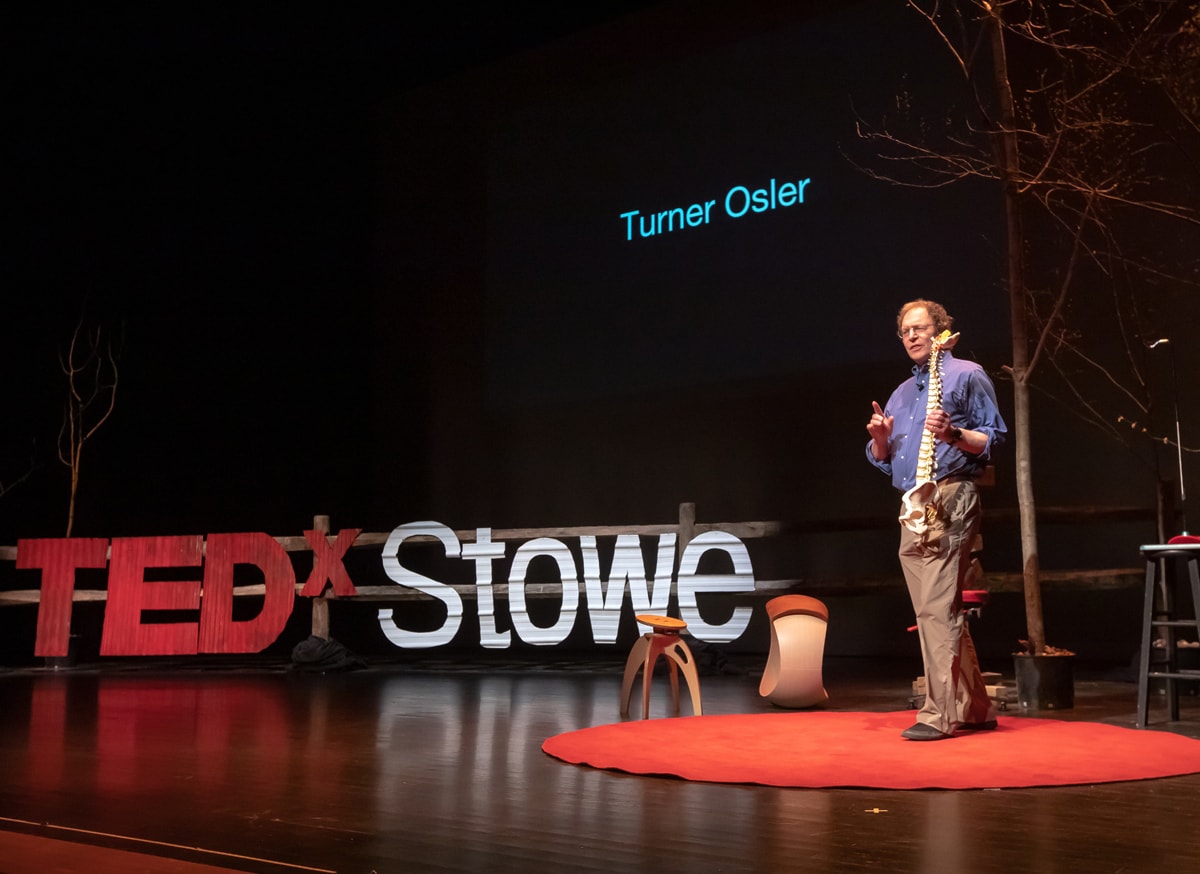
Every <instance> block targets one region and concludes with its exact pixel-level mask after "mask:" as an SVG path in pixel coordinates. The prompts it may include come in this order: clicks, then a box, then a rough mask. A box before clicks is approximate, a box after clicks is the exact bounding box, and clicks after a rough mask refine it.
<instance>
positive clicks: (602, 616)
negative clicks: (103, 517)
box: [16, 522, 754, 657]
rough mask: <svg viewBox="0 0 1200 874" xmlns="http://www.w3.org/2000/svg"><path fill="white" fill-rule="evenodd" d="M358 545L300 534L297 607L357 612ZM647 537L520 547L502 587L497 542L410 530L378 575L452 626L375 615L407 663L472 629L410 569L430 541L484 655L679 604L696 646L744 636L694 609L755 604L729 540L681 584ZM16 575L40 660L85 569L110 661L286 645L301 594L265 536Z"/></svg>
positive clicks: (37, 547) (29, 547) (693, 565)
mask: <svg viewBox="0 0 1200 874" xmlns="http://www.w3.org/2000/svg"><path fill="white" fill-rule="evenodd" d="M360 533H361V529H343V530H341V531H339V532H338V533H337V535H336V537H331V536H328V535H326V534H325V533H324V532H320V531H305V532H304V538H305V540H306V541H307V542H308V544H309V546H310V547H311V548H312V553H313V567H312V571H311V573H310V574H309V576H308V579H307V580H306V581H305V583H304V584H303V586H301V587H299V594H300V596H301V597H309V598H312V597H317V596H320V595H321V594H323V593H324V591H325V589H326V588H327V587H329V588H331V589H332V591H333V593H334V594H336V595H338V596H340V597H348V598H351V597H353V596H354V595H356V594H357V593H358V590H357V589H356V587H355V585H354V582H353V581H352V580H351V578H350V574H349V573H348V571H347V569H346V566H345V564H344V562H343V559H344V558H345V555H346V552H347V551H348V550H349V549H350V547H351V546H352V545H353V543H354V541H355V539H356V538H357V537H358V535H359V534H360ZM644 536H645V535H638V534H621V535H618V536H617V537H616V542H615V544H614V545H613V546H612V547H611V552H610V553H609V554H607V555H602V552H601V549H600V548H599V547H598V546H597V543H596V538H595V537H593V536H587V535H585V536H580V537H578V538H574V539H575V540H577V547H578V548H577V554H576V552H572V550H571V549H570V547H569V546H568V545H567V543H566V542H564V541H563V540H559V539H557V538H552V537H539V538H535V539H533V540H529V541H526V542H524V543H521V544H519V545H517V546H516V548H515V552H514V554H513V556H512V562H511V564H510V565H509V566H508V571H507V580H505V579H499V580H496V579H493V570H494V568H495V565H496V564H497V563H499V562H502V561H503V560H505V559H506V558H507V549H506V546H505V544H504V543H496V542H493V541H492V530H491V529H490V528H477V529H475V540H474V541H461V540H460V539H459V537H458V535H457V534H456V533H455V532H454V531H453V530H452V529H450V528H448V527H447V526H445V525H442V524H441V523H438V522H413V523H409V524H406V525H401V526H399V527H398V528H396V529H394V530H393V531H392V532H391V533H390V534H389V536H388V538H387V542H386V543H385V545H384V547H383V557H382V570H383V572H384V574H385V575H386V576H387V577H388V578H389V579H390V580H391V581H392V582H393V583H395V584H396V585H397V586H399V587H405V589H408V590H415V591H416V592H419V593H422V594H424V595H426V596H428V597H429V598H432V599H436V600H438V601H441V602H442V603H443V604H444V606H445V610H446V617H445V620H444V622H443V624H442V625H441V627H439V628H436V629H432V630H410V629H406V628H405V627H404V626H403V621H404V616H403V611H402V610H396V609H395V608H393V607H384V608H382V609H380V610H379V612H378V621H379V625H380V629H381V630H382V632H383V634H384V635H385V636H386V638H387V639H388V640H389V641H390V642H391V643H393V644H394V645H395V646H397V647H402V648H411V649H418V648H428V647H437V646H444V645H446V644H448V643H450V642H451V641H452V640H453V639H454V638H455V636H456V635H457V634H458V632H459V630H460V628H461V626H462V621H463V603H462V596H461V594H460V593H459V590H458V589H457V588H455V587H454V586H451V585H449V584H447V583H442V582H439V581H437V580H434V579H431V578H429V577H427V576H424V575H423V574H421V573H418V572H417V571H415V570H412V569H410V568H408V567H406V566H405V565H404V564H403V561H402V559H403V558H404V546H405V543H406V542H407V541H409V540H415V539H419V540H420V541H425V542H427V541H428V540H429V538H434V539H436V540H437V541H440V542H441V544H442V546H443V547H444V549H445V553H446V557H447V558H451V559H459V560H462V561H466V562H471V563H473V564H474V571H475V595H476V599H477V603H478V610H477V612H478V616H479V642H480V645H482V646H484V647H490V648H497V649H504V648H506V647H509V646H511V644H512V642H513V639H514V637H515V638H517V639H520V640H522V641H524V642H526V643H532V644H537V645H541V646H553V645H555V644H558V643H561V642H562V641H564V640H565V639H566V638H567V635H569V634H570V633H571V632H572V630H573V629H574V628H575V625H576V623H577V622H578V621H579V618H580V614H581V612H582V613H583V614H584V615H585V616H586V621H588V622H589V623H590V625H591V631H592V639H593V641H594V642H596V643H598V644H603V643H615V642H616V639H617V631H618V627H619V625H620V618H621V612H622V609H623V607H624V605H625V602H626V598H627V597H628V599H629V601H630V603H631V605H632V607H633V611H634V612H635V613H664V612H666V610H667V605H668V602H669V600H670V597H671V595H672V593H674V595H675V596H676V599H677V602H678V605H679V611H680V618H681V619H683V620H684V621H685V622H687V623H688V628H689V631H690V632H691V633H692V634H693V635H695V636H696V637H697V638H699V639H701V640H706V641H710V642H727V641H732V640H736V639H737V638H739V637H740V636H741V635H742V633H743V632H745V630H746V627H747V625H748V624H749V621H750V609H749V608H747V607H737V608H735V609H734V610H733V612H732V614H731V615H730V617H729V618H728V619H727V620H726V621H725V622H723V623H720V624H715V625H710V624H709V623H707V622H705V621H704V618H703V617H702V616H701V615H700V610H699V607H698V605H697V595H699V594H702V593H718V592H719V593H736V592H752V591H754V574H753V571H752V569H751V565H750V556H749V553H748V551H747V550H746V547H745V544H743V543H742V542H741V541H740V540H739V539H738V538H737V537H734V536H733V535H732V534H728V533H726V532H723V531H718V530H714V531H706V532H703V533H701V534H699V535H697V536H696V537H694V538H693V539H692V540H691V541H689V542H688V544H687V545H686V546H685V547H684V549H683V552H682V554H681V555H680V557H679V569H678V572H677V573H676V574H675V575H674V577H672V570H673V568H674V564H675V551H676V535H675V534H673V533H666V534H662V535H660V536H659V537H658V542H657V544H656V548H655V550H654V557H653V560H652V565H653V566H650V565H651V562H647V561H645V560H644V557H643V551H642V537H644ZM714 550H715V551H719V552H723V553H725V554H726V555H727V556H728V558H729V559H730V560H731V561H732V566H733V572H732V573H721V574H713V573H704V574H701V573H699V572H698V568H699V565H700V558H701V556H702V555H703V554H704V553H706V552H709V551H714ZM605 552H609V551H608V550H605ZM539 559H541V560H542V561H541V564H543V565H544V564H545V562H546V560H549V561H552V562H554V563H555V564H556V565H557V570H558V579H559V580H561V581H562V584H561V591H562V601H561V604H560V606H559V612H558V618H557V620H556V621H554V622H553V624H551V625H549V626H546V625H537V624H535V623H534V622H533V620H532V619H531V618H530V616H529V611H528V609H527V600H526V586H527V584H528V583H529V582H531V580H529V577H530V568H531V565H532V564H533V562H534V561H535V560H539ZM237 565H250V566H253V567H255V568H257V569H258V571H259V573H260V574H261V575H262V578H263V603H262V608H261V609H260V610H259V611H258V613H257V615H255V616H254V617H252V618H250V619H235V618H234V612H233V601H234V594H235V589H234V579H233V578H234V568H235V567H236V566H237ZM604 565H607V573H606V572H605V570H604V567H603V566H604ZM16 566H17V568H18V569H26V570H40V571H41V593H40V598H39V606H38V616H37V639H36V643H35V650H34V654H35V655H37V656H41V657H55V656H65V655H66V654H67V652H68V644H69V642H70V627H71V609H72V605H73V603H74V591H75V578H76V573H77V572H78V571H80V570H83V569H88V568H99V569H104V568H107V571H108V578H107V605H106V607H105V611H104V621H103V626H102V631H101V639H100V655H102V656H152V655H153V656H158V655H196V654H200V653H252V652H259V651H261V650H263V649H265V648H266V647H268V646H270V645H271V644H272V643H274V642H275V640H276V639H278V637H279V635H280V634H281V633H282V632H283V629H284V627H285V626H286V624H287V621H288V618H289V617H290V616H291V613H292V609H293V607H294V604H295V597H296V593H297V588H298V587H297V581H296V574H295V569H294V568H293V566H292V561H291V559H290V558H289V556H288V554H287V552H286V551H285V550H284V548H283V547H282V546H281V545H280V544H279V542H278V541H276V540H275V539H274V538H272V537H270V536H269V535H267V534H262V533H251V534H210V535H208V537H207V538H205V537H202V536H200V535H195V536H192V535H188V536H167V537H125V538H114V539H112V540H111V541H109V540H108V539H106V538H58V539H37V540H22V541H20V542H19V543H18V544H17V559H16ZM187 569H193V570H190V571H189V570H187ZM504 582H507V584H508V605H509V617H508V619H509V621H508V623H504V622H503V617H501V616H500V615H498V613H497V610H496V596H495V586H497V585H499V584H501V583H504ZM376 591H377V590H376ZM400 591H401V590H400V589H397V592H398V593H399V592H400ZM581 591H582V596H581ZM581 597H582V601H583V603H582V604H581ZM502 625H507V626H508V627H502Z"/></svg>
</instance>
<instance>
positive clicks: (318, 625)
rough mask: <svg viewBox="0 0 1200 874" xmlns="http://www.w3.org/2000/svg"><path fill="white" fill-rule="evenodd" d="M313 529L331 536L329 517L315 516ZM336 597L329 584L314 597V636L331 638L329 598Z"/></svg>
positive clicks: (323, 638)
mask: <svg viewBox="0 0 1200 874" xmlns="http://www.w3.org/2000/svg"><path fill="white" fill-rule="evenodd" d="M313 530H314V531H319V532H321V535H322V536H325V537H328V536H329V517H328V516H313ZM331 597H336V596H335V595H334V594H333V592H332V591H331V590H330V589H329V587H328V586H327V587H326V588H325V591H323V592H321V594H320V595H318V596H317V597H315V598H313V599H312V636H313V637H319V638H321V639H322V640H328V639H329V599H330V598H331Z"/></svg>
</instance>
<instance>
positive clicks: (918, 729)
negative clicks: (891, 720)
mask: <svg viewBox="0 0 1200 874" xmlns="http://www.w3.org/2000/svg"><path fill="white" fill-rule="evenodd" d="M900 737H902V738H904V739H905V740H942V739H944V738H948V737H950V735H948V734H946V733H945V732H941V731H938V730H937V729H936V728H934V727H933V726H932V725H926V724H925V723H923V722H918V723H917V724H916V725H913V726H912V727H910V728H906V729H904V731H902V732H900Z"/></svg>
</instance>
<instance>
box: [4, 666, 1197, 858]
mask: <svg viewBox="0 0 1200 874" xmlns="http://www.w3.org/2000/svg"><path fill="white" fill-rule="evenodd" d="M906 667H908V666H902V665H901V666H897V665H893V666H891V667H890V668H889V669H886V670H885V669H881V668H880V667H879V665H878V663H877V662H874V661H866V660H858V661H848V662H831V663H828V664H827V665H826V685H827V686H828V688H829V691H830V694H831V696H832V699H831V701H830V703H829V707H830V708H831V709H844V710H873V711H887V710H903V709H905V708H906V706H907V696H908V689H909V684H910V683H911V679H912V672H910V671H907V670H906ZM985 667H986V666H985ZM760 670H761V662H759V663H758V664H754V663H753V662H750V663H748V664H745V663H743V664H735V665H733V666H732V669H731V670H730V671H729V672H728V673H715V672H712V673H709V674H707V675H705V676H703V677H702V681H701V684H702V689H703V698H704V706H705V712H706V713H713V714H715V713H738V712H757V711H767V710H770V709H771V707H770V705H768V704H766V702H764V701H762V700H761V699H760V698H759V697H758V694H757V672H758V671H760ZM889 673H890V675H889ZM658 682H659V684H660V685H659V686H657V687H656V688H655V690H654V694H653V695H652V701H651V712H652V715H654V716H655V717H658V716H661V715H665V714H666V699H667V698H668V695H667V694H666V686H665V680H662V678H661V675H660V676H659V678H658ZM620 683H621V674H620V665H619V663H614V662H607V663H605V662H595V661H591V662H579V663H574V664H572V663H567V662H555V663H553V664H546V665H534V664H532V663H515V662H499V661H492V662H488V663H485V662H475V663H456V662H452V661H449V660H446V661H442V662H438V661H432V660H431V661H425V662H420V663H413V664H407V665H399V664H396V665H383V666H372V667H370V668H367V669H365V670H359V671H353V672H349V673H344V674H331V675H325V676H313V675H303V674H297V673H293V672H290V671H288V670H287V668H286V665H267V664H256V665H252V666H247V665H241V666H234V665H221V666H208V667H207V668H203V669H201V668H197V667H194V666H191V667H189V666H186V665H174V666H172V665H158V666H153V665H151V666H146V665H142V666H130V665H121V666H115V667H114V666H105V667H103V668H95V667H87V666H84V667H78V668H72V669H69V670H60V671H52V670H48V669H43V668H38V669H0V713H2V714H3V715H2V717H0V774H3V777H2V780H0V871H3V872H4V874H25V872H35V871H36V872H39V874H41V872H48V871H50V872H53V871H63V872H77V871H81V872H86V874H107V872H121V874H129V872H139V871H140V872H163V874H166V872H176V874H200V872H205V871H208V872H213V871H252V872H272V874H274V872H326V871H336V872H346V874H351V872H360V874H367V872H379V874H385V872H387V874H391V872H426V871H430V872H433V871H488V872H493V871H513V872H542V871H546V872H549V871H554V872H559V871H568V870H569V871H603V872H614V871H674V872H684V871H687V872H715V871H763V872H767V871H770V872H775V871H790V870H797V871H798V870H812V871H849V872H856V871H857V872H868V871H870V872H881V871H886V872H924V871H928V872H931V874H954V872H992V871H996V872H1000V871H1003V872H1012V871H1021V872H1023V874H1035V872H1058V871H1064V872H1065V871H1071V872H1075V871H1086V872H1089V874H1095V872H1141V871H1146V872H1150V871H1153V872H1160V874H1161V872H1170V871H1194V870H1200V804H1198V803H1197V799H1198V798H1200V775H1194V776H1186V777H1176V778H1170V779H1164V780H1152V781H1142V782H1132V783H1120V784H1108V785H1097V786H1077V787H1067V788H1055V789H1020V790H1004V791H996V790H986V791H916V792H899V791H873V790H821V791H815V790H797V789H777V788H767V787H759V786H741V785H711V784H699V783H689V782H685V781H681V780H675V779H669V778H653V777H639V776H630V775H623V774H618V773H612V772H606V771H598V770H594V769H589V768H582V767H576V766H572V765H567V764H564V763H562V762H560V761H557V760H555V759H552V758H550V757H548V756H546V755H545V754H544V753H542V752H541V749H540V747H541V743H542V741H543V740H544V739H545V738H547V737H549V736H551V735H554V734H557V733H559V732H562V731H568V730H571V729H575V728H580V727H584V726H589V725H598V724H602V723H607V722H614V721H617V720H618V719H619V718H620V717H619V714H618V700H617V699H618V693H619V689H620ZM637 697H638V696H637V695H636V694H635V710H634V715H635V716H636V715H637V708H638V707H639V704H638V702H637ZM683 697H684V705H683V706H684V710H685V713H686V712H688V709H689V705H688V703H687V697H686V695H684V696H683ZM1135 699H1136V686H1135V685H1134V684H1133V683H1132V682H1128V681H1121V680H1115V679H1112V678H1111V676H1106V675H1103V674H1099V673H1097V675H1096V678H1094V679H1090V678H1088V676H1087V674H1086V673H1085V672H1080V674H1079V676H1078V678H1077V685H1076V707H1075V708H1074V709H1073V710H1071V711H1059V712H1054V713H1052V714H1049V713H1047V714H1043V715H1047V716H1050V715H1052V716H1054V717H1055V718H1064V719H1087V720H1093V721H1102V722H1108V723H1112V724H1118V725H1129V726H1132V724H1133V719H1134V705H1135ZM1154 708H1155V710H1154V713H1153V716H1154V720H1155V722H1156V725H1155V726H1154V727H1153V729H1151V730H1171V731H1176V732H1179V733H1183V734H1187V735H1189V736H1191V737H1200V699H1197V698H1195V697H1193V696H1189V695H1184V696H1183V704H1182V711H1183V712H1182V714H1181V715H1182V719H1181V721H1179V722H1177V723H1173V724H1170V725H1167V724H1165V723H1164V720H1165V716H1166V713H1165V704H1164V699H1163V697H1162V696H1156V700H1154ZM1009 715H1012V716H1014V717H1017V716H1020V715H1021V714H1020V712H1019V711H1015V710H1010V711H1009ZM952 742H953V741H951V743H952Z"/></svg>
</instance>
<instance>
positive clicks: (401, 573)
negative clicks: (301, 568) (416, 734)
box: [379, 522, 754, 649]
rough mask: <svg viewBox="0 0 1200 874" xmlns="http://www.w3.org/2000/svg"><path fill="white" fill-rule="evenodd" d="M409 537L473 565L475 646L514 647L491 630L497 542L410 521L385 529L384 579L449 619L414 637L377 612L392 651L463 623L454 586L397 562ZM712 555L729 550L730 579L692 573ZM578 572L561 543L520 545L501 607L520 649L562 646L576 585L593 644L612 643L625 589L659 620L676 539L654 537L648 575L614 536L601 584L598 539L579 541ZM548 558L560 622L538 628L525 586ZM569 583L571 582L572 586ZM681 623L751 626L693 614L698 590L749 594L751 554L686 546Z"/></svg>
mask: <svg viewBox="0 0 1200 874" xmlns="http://www.w3.org/2000/svg"><path fill="white" fill-rule="evenodd" d="M414 537H433V538H436V539H437V540H439V541H441V543H442V545H443V547H444V548H445V551H446V556H447V557H448V558H461V559H464V560H468V561H474V562H475V588H476V591H477V593H478V603H479V608H478V610H479V642H480V644H481V645H482V646H485V647H490V648H494V649H504V648H506V647H508V646H509V645H510V644H511V642H512V636H511V632H510V631H509V630H507V629H506V630H500V628H499V627H498V624H497V616H496V608H495V597H494V592H493V580H492V562H494V561H496V560H499V559H503V558H504V555H505V552H504V544H502V543H493V542H492V529H490V528H477V529H475V542H474V543H460V541H459V539H458V537H457V536H456V535H455V533H454V531H453V530H451V529H450V528H448V527H447V526H445V525H443V524H441V523H440V522H411V523H408V524H406V525H401V526H400V527H398V528H396V529H395V530H393V531H392V533H391V535H390V536H389V537H388V540H387V543H386V544H385V546H384V548H383V570H384V573H386V574H387V576H388V578H389V579H391V580H392V581H393V582H395V583H398V584H399V585H402V586H407V587H409V588H412V589H416V590H418V591H420V592H423V593H425V594H427V595H430V596H432V597H434V598H436V599H438V600H439V601H441V602H442V603H443V604H445V606H446V620H445V622H444V623H443V624H442V626H441V627H440V628H438V629H435V630H433V631H411V630H407V629H404V628H401V627H399V625H398V620H399V619H400V617H399V616H397V615H396V613H395V612H394V610H393V608H391V607H385V608H383V609H381V610H380V611H379V625H380V628H381V629H382V630H383V633H384V634H385V635H386V636H387V638H388V640H390V641H391V642H392V643H394V644H395V645H396V646H400V647H405V648H411V649H419V648H427V647H435V646H444V645H445V644H448V643H449V642H450V641H451V640H453V639H454V636H455V635H456V634H457V633H458V630H459V627H460V626H461V624H462V616H463V610H462V597H461V596H460V595H459V593H458V591H457V590H456V589H454V587H452V586H450V585H447V584H446V583H440V582H438V581H437V580H432V579H430V578H429V577H426V576H423V575H421V574H419V573H417V572H415V571H413V570H410V569H409V568H406V567H405V566H404V565H402V564H401V563H400V556H399V553H400V547H401V546H402V545H403V544H404V542H405V541H406V540H409V539H411V538H414ZM709 550H717V551H720V552H724V553H726V554H727V555H728V556H729V558H730V559H731V560H732V562H733V573H732V574H698V573H697V568H698V567H699V564H700V556H701V555H703V554H704V553H705V552H708V551H709ZM579 553H580V561H581V564H580V566H578V567H577V566H576V562H575V558H574V556H573V555H572V553H571V550H570V549H569V548H568V547H567V545H566V544H565V543H563V542H562V541H561V540H557V539H555V538H552V537H539V538H537V539H535V540H530V541H528V542H526V543H523V544H521V545H520V546H519V547H517V551H516V554H515V555H514V556H513V563H512V569H511V571H510V572H509V587H508V601H509V611H510V613H511V619H512V631H515V632H516V634H517V637H518V638H520V639H521V640H523V641H525V642H526V643H532V644H537V645H540V646H553V645H555V644H557V643H561V642H562V641H564V640H565V639H566V638H567V635H569V634H570V633H571V630H572V629H573V628H574V627H575V619H576V616H577V614H578V611H579V592H580V586H582V588H583V591H584V597H585V599H586V601H587V613H588V619H589V621H590V622H591V626H592V639H593V640H594V641H595V642H596V643H615V642H616V639H617V629H618V625H619V623H620V618H621V607H622V604H623V603H624V600H625V591H626V589H628V591H629V597H630V599H631V601H632V604H633V612H634V613H665V612H666V610H667V604H668V601H669V599H670V596H671V585H672V580H671V569H672V565H673V564H674V556H675V535H674V534H664V535H662V536H661V537H660V538H659V540H658V548H657V551H656V566H655V568H654V572H653V574H651V573H650V572H649V571H648V569H647V567H646V566H645V565H644V563H643V561H642V548H641V540H640V538H639V536H638V535H636V534H622V535H619V536H618V537H617V542H616V546H615V547H614V549H613V555H612V561H611V563H610V564H609V572H608V576H607V578H602V576H601V568H600V553H599V550H598V549H597V548H596V538H595V537H591V536H583V537H580V538H579ZM539 557H546V558H549V559H550V560H553V561H554V562H555V563H556V564H557V565H558V575H557V578H558V580H561V581H562V584H561V589H562V605H561V607H560V609H559V616H558V620H557V621H556V622H555V623H554V624H552V625H550V626H548V627H543V626H540V625H535V624H534V623H533V620H532V619H531V618H530V617H529V612H528V609H527V606H526V599H525V595H526V592H525V587H526V584H527V583H529V582H531V580H530V579H529V571H530V566H531V564H532V563H533V562H534V560H535V559H537V558H539ZM572 582H574V583H575V584H574V585H573V584H572ZM674 584H675V592H676V597H677V599H678V602H679V613H680V617H679V618H681V619H682V620H683V621H684V622H686V623H687V624H688V630H689V632H691V634H693V635H694V636H695V637H696V638H698V639H700V640H705V641H709V642H714V643H715V642H725V641H731V640H736V639H737V638H738V637H740V636H741V635H742V633H743V632H745V630H746V626H747V625H748V624H749V622H750V608H748V607H737V608H735V609H734V610H733V613H732V615H731V616H730V618H729V619H728V621H726V622H724V623H722V624H719V625H710V624H708V623H706V622H705V621H704V619H703V618H702V617H701V615H700V610H699V607H698V606H697V603H696V595H697V594H699V593H702V592H703V593H716V592H725V593H733V592H753V591H754V572H753V570H752V569H751V567H750V555H749V553H748V552H747V550H746V546H745V544H743V543H742V542H741V541H740V540H739V539H738V538H736V537H734V536H733V535H732V534H727V533H726V532H724V531H706V532H704V533H702V534H699V535H697V536H696V537H695V538H693V539H692V540H691V542H690V543H688V545H687V546H686V547H685V548H684V550H683V555H681V556H680V558H679V574H678V576H677V578H676V579H675V581H674Z"/></svg>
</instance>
